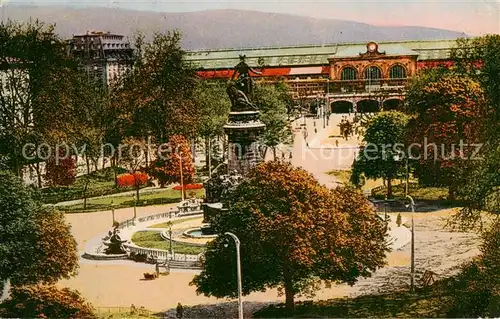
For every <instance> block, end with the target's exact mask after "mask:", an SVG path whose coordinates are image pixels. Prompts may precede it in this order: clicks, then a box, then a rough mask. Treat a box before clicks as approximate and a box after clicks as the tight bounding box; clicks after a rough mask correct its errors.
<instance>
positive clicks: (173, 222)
mask: <svg viewBox="0 0 500 319" xmlns="http://www.w3.org/2000/svg"><path fill="white" fill-rule="evenodd" d="M195 219H200V216H196V217H189V218H184V219H177V220H173V221H171V222H164V223H160V224H154V225H151V226H148V227H147V228H168V227H169V226H170V225H175V224H179V223H184V222H187V221H191V220H195Z"/></svg>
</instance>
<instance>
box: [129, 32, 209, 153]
mask: <svg viewBox="0 0 500 319" xmlns="http://www.w3.org/2000/svg"><path fill="white" fill-rule="evenodd" d="M136 43H138V44H139V49H138V56H137V60H136V63H135V65H134V68H133V70H132V71H131V72H130V73H129V74H128V75H127V77H128V79H124V81H123V83H124V85H123V88H122V90H121V92H122V93H123V95H124V97H125V99H124V100H125V101H126V102H127V103H128V104H131V105H132V109H133V111H132V114H131V119H132V123H133V125H132V127H131V128H130V129H129V131H130V132H131V134H130V136H135V137H142V138H145V137H146V136H148V135H152V136H154V137H155V141H156V143H158V144H161V143H164V142H166V141H167V140H168V138H169V136H171V135H173V134H182V135H184V136H187V137H189V138H191V137H194V136H195V135H196V131H197V125H198V122H199V116H200V113H199V108H198V106H197V105H196V100H195V98H194V93H195V91H196V86H197V81H198V80H197V77H196V73H195V71H194V68H192V67H191V65H190V64H189V63H188V62H187V61H186V59H185V52H184V51H183V50H182V48H181V35H180V33H179V32H177V31H173V32H170V31H169V32H167V33H166V34H161V33H155V34H154V35H153V39H152V41H151V42H145V41H144V37H143V36H142V35H138V36H137V37H136Z"/></svg>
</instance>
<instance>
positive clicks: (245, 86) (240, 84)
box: [231, 55, 262, 98]
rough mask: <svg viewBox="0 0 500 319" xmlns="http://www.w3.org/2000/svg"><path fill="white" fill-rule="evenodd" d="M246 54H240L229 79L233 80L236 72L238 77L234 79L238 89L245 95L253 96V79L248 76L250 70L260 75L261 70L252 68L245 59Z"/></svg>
mask: <svg viewBox="0 0 500 319" xmlns="http://www.w3.org/2000/svg"><path fill="white" fill-rule="evenodd" d="M245 58H246V56H245V55H240V63H238V64H237V65H236V66H235V67H234V73H233V76H232V77H231V81H233V80H234V78H235V77H236V74H238V79H237V80H236V87H237V89H238V90H240V91H242V92H243V93H244V94H245V95H246V96H247V97H248V96H250V97H251V98H253V80H252V77H251V76H250V72H252V73H254V74H259V75H262V72H259V71H256V70H254V69H253V68H252V67H251V66H249V65H248V64H247V63H246V61H245Z"/></svg>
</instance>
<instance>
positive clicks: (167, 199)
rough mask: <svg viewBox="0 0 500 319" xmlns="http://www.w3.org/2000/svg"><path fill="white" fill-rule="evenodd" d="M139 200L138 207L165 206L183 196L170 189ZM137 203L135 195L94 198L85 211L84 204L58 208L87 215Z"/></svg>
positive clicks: (197, 192)
mask: <svg viewBox="0 0 500 319" xmlns="http://www.w3.org/2000/svg"><path fill="white" fill-rule="evenodd" d="M191 192H193V193H192V194H193V195H195V196H196V197H197V198H201V197H203V196H204V194H205V190H204V189H197V190H193V191H190V193H191ZM139 199H140V200H139V201H138V202H137V206H148V205H163V204H171V203H176V202H180V201H181V194H180V191H176V190H173V189H170V188H169V189H165V190H163V191H158V192H155V193H150V194H143V195H140V197H139ZM135 202H136V201H135V194H134V195H127V196H113V197H94V198H89V199H88V200H87V208H86V209H83V203H80V204H75V205H68V206H58V209H59V210H61V211H63V212H66V213H85V212H95V211H102V210H110V209H111V204H113V207H114V208H115V209H118V208H126V207H133V206H134V204H135Z"/></svg>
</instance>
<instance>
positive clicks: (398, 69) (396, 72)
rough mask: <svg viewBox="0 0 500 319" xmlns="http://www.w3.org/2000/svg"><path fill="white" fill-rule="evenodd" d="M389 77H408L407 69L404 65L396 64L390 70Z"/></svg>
mask: <svg viewBox="0 0 500 319" xmlns="http://www.w3.org/2000/svg"><path fill="white" fill-rule="evenodd" d="M389 77H390V78H391V79H405V78H406V69H405V68H404V66H402V65H399V64H396V65H393V66H392V67H391V71H390V72H389Z"/></svg>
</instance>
